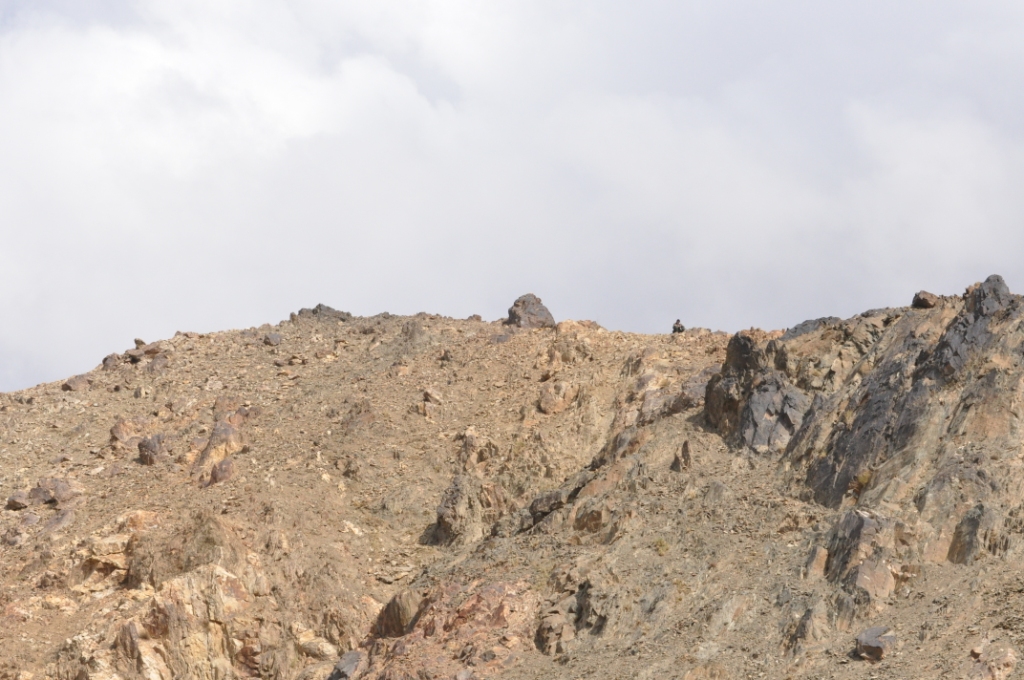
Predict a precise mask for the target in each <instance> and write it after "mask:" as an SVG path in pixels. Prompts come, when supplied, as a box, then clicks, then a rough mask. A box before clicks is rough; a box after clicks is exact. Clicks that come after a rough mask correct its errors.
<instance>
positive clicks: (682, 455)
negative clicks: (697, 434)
mask: <svg viewBox="0 0 1024 680" xmlns="http://www.w3.org/2000/svg"><path fill="white" fill-rule="evenodd" d="M692 462H693V461H692V459H691V457H690V442H689V441H685V442H683V446H682V448H681V449H680V450H679V453H677V454H676V455H675V456H674V457H673V458H672V464H671V465H670V466H669V469H670V470H672V472H682V471H683V470H686V469H687V468H689V467H690V464H691V463H692Z"/></svg>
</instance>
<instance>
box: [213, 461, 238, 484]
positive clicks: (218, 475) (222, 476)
mask: <svg viewBox="0 0 1024 680" xmlns="http://www.w3.org/2000/svg"><path fill="white" fill-rule="evenodd" d="M234 476H235V461H234V460H233V459H232V458H231V457H228V458H225V459H224V460H222V461H221V462H219V463H217V464H216V465H214V466H213V469H212V470H210V482H209V485H210V486H213V485H214V484H220V483H221V482H226V481H228V480H229V479H231V478H232V477H234Z"/></svg>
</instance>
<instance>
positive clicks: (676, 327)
mask: <svg viewBox="0 0 1024 680" xmlns="http://www.w3.org/2000/svg"><path fill="white" fill-rule="evenodd" d="M685 330H686V326H684V325H683V324H682V323H680V322H679V319H676V322H675V323H674V324H672V332H673V333H682V332H683V331H685Z"/></svg>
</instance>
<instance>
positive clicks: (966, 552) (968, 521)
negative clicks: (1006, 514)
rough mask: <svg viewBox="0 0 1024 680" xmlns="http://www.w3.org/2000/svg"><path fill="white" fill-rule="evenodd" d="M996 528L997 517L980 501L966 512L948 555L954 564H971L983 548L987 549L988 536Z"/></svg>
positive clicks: (955, 532) (950, 545)
mask: <svg viewBox="0 0 1024 680" xmlns="http://www.w3.org/2000/svg"><path fill="white" fill-rule="evenodd" d="M995 529H996V517H995V516H994V514H993V513H992V512H991V511H986V509H985V506H984V504H982V503H978V504H977V505H976V506H975V507H973V508H971V509H970V510H968V511H967V512H966V513H964V516H963V517H962V518H961V519H960V521H959V522H958V523H957V525H956V530H955V531H954V532H953V539H952V540H951V541H950V543H949V552H948V554H947V556H946V559H948V560H949V561H950V562H953V563H954V564H971V563H972V562H974V559H975V558H976V557H977V556H978V553H980V552H981V551H982V550H985V549H986V537H988V536H991V535H992V534H993V532H994V531H995Z"/></svg>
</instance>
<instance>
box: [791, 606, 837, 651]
mask: <svg viewBox="0 0 1024 680" xmlns="http://www.w3.org/2000/svg"><path fill="white" fill-rule="evenodd" d="M828 619H829V616H828V607H827V606H826V605H825V602H824V601H823V600H818V601H817V602H816V603H815V604H814V606H813V607H810V608H809V609H807V610H806V611H805V612H804V613H803V615H802V616H801V617H800V620H799V622H798V623H797V625H796V629H795V630H794V631H793V633H792V635H791V636H790V637H789V640H788V643H787V646H788V647H789V648H790V649H792V650H793V653H794V654H803V653H807V652H809V651H811V649H813V648H814V646H815V645H816V644H819V643H821V642H822V641H824V640H826V639H827V638H828V635H829V633H830V631H831V627H830V626H829V621H828Z"/></svg>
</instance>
